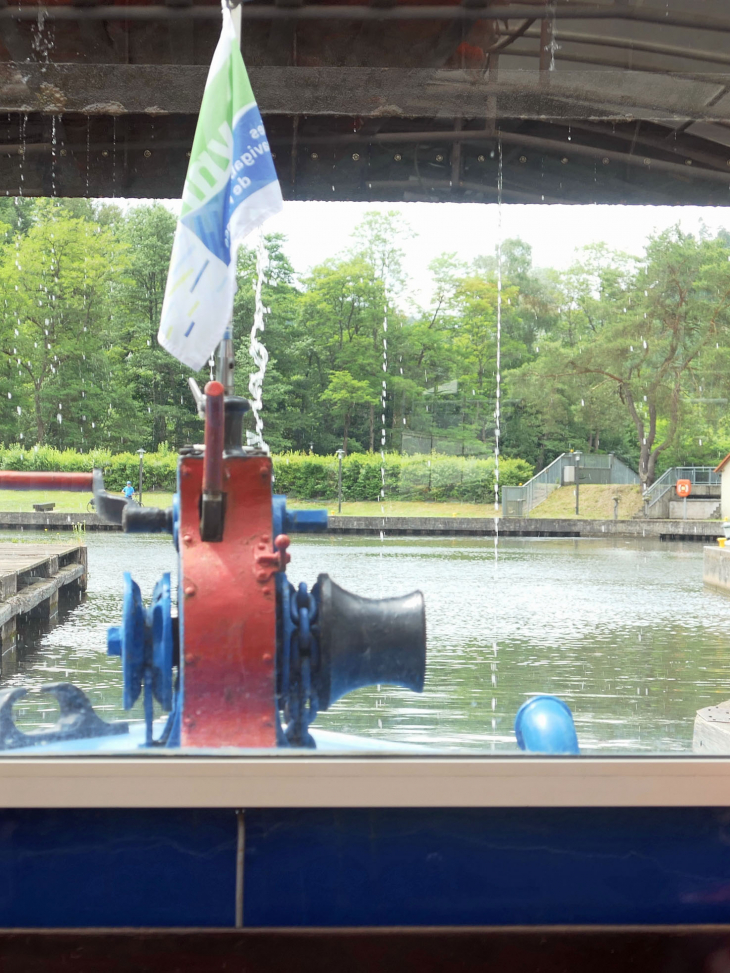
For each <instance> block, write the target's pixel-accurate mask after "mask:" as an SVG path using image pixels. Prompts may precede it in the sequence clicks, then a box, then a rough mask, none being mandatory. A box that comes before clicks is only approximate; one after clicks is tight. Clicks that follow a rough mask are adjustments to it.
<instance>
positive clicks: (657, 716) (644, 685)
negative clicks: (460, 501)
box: [0, 533, 730, 754]
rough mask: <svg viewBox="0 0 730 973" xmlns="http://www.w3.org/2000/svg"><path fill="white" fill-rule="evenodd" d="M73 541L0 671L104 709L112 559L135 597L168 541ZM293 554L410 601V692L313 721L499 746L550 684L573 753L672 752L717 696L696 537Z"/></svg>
mask: <svg viewBox="0 0 730 973" xmlns="http://www.w3.org/2000/svg"><path fill="white" fill-rule="evenodd" d="M25 536H28V535H25ZM3 539H4V540H18V541H19V542H21V543H22V541H23V539H24V538H23V536H20V537H19V535H18V534H13V535H6V536H5V537H4V538H3ZM28 539H31V538H30V537H29V538H28ZM32 539H33V540H37V535H35V536H34V537H33V538H32ZM49 539H50V535H49ZM61 539H63V540H66V541H68V539H69V535H68V534H65V535H62V538H61ZM85 541H86V543H87V544H88V548H89V572H90V575H89V589H88V594H87V597H86V598H85V599H84V600H82V601H80V602H76V603H71V604H66V606H65V607H64V609H63V611H62V613H61V620H60V624H59V625H57V626H56V627H55V628H53V629H52V630H51V631H48V632H45V633H44V632H40V631H38V632H36V633H34V634H33V635H32V636H31V637H30V638H29V639H28V641H27V642H26V643H25V644H23V645H20V646H19V647H18V651H17V653H15V654H10V655H8V656H6V657H5V658H4V660H3V663H4V664H3V672H2V681H1V682H0V685H3V686H8V685H24V686H28V687H32V688H34V689H37V688H39V687H40V686H41V685H42V684H43V683H45V682H53V681H59V680H62V681H66V680H68V681H72V682H74V683H76V684H77V685H78V686H80V687H81V688H82V689H84V690H85V691H86V692H87V693H88V695H89V696H90V698H91V700H92V702H93V704H94V706H95V707H96V709H97V710H98V711H100V712H101V713H102V714H103V715H104V716H106V717H107V718H113V717H123V716H125V714H124V711H123V710H122V709H121V688H120V673H119V660H118V659H116V658H109V657H107V656H106V654H105V646H106V627H107V625H109V624H111V623H115V622H118V621H119V618H120V612H121V594H122V574H123V572H124V571H125V570H131V572H132V575H133V577H134V578H135V580H137V581H138V583H139V584H140V586H141V588H142V592H143V596H144V597H145V599H148V598H149V596H150V594H151V592H152V588H153V587H154V584H155V582H156V581H157V579H158V578H159V576H160V575H161V574H162V573H163V572H164V571H166V570H172V571H173V573H174V567H175V556H174V551H173V548H172V545H171V543H170V541H169V539H166V538H157V537H149V536H125V535H121V534H92V533H89V534H87V535H86V537H85ZM292 555H293V556H292V564H291V566H290V568H289V576H290V579H291V580H292V581H294V582H298V581H300V580H304V581H307V583H308V584H310V585H311V584H312V583H314V581H315V580H316V577H317V575H318V574H319V573H320V572H327V573H329V574H330V575H331V576H332V578H333V579H334V580H335V581H337V582H338V583H339V584H341V585H342V586H343V587H345V588H348V589H349V590H351V591H354V592H356V593H359V594H362V595H368V596H371V597H378V596H384V595H397V594H405V593H407V592H408V591H412V590H413V589H416V588H420V590H421V591H423V593H424V596H425V599H426V612H427V628H428V669H427V677H426V688H425V691H424V693H423V694H422V695H416V694H413V693H410V692H407V691H405V690H400V689H395V688H393V687H389V686H380V687H373V688H372V689H364V690H360V691H358V692H356V693H353V694H351V695H350V696H348V697H346V698H345V699H344V700H342V701H340V702H339V703H338V704H336V705H335V706H334V707H333V709H332V710H331V711H330V712H328V713H326V714H323V715H322V716H321V717H320V718H319V720H318V725H320V726H323V727H326V728H328V729H337V730H342V731H346V732H348V733H357V734H363V735H366V736H373V737H379V738H381V739H388V740H394V741H399V742H409V743H418V744H427V745H430V746H435V747H438V748H441V749H447V750H450V751H470V752H474V751H482V752H493V751H494V752H498V753H499V752H508V751H513V750H514V749H515V741H514V735H513V732H512V725H513V721H514V716H515V713H516V711H517V709H518V708H519V706H520V705H521V703H523V702H524V701H525V700H526V699H527V698H529V697H530V696H531V695H532V694H534V693H555V694H557V695H559V696H561V697H562V698H563V699H565V700H566V702H568V704H569V705H570V706H571V708H572V709H573V712H574V715H575V720H576V725H577V730H578V737H579V740H580V744H581V748H582V750H583V751H588V752H592V753H604V754H618V753H639V752H642V753H647V752H660V753H666V752H681V751H689V750H690V749H691V740H692V724H693V720H694V714H695V711H696V710H697V709H698V708H700V707H702V706H707V705H709V704H712V703H717V702H720V701H721V700H723V699H727V698H730V598H728V597H726V596H724V595H722V594H719V593H715V592H713V591H710V590H708V589H706V588H704V587H703V584H702V545H700V544H691V543H673V542H670V543H663V542H660V541H648V540H645V541H643V542H641V543H639V542H637V541H631V540H623V539H607V540H602V539H601V540H593V539H572V538H571V539H554V538H545V539H537V540H536V539H524V540H521V539H514V538H510V539H505V540H502V541H500V546H499V561H498V563H497V565H496V568H495V563H494V545H493V542H492V540H491V539H489V540H471V541H470V540H443V539H439V540H430V539H401V540H386V541H385V542H384V543H382V544H381V542H380V541H379V540H376V539H373V540H370V539H365V538H363V539H343V538H322V539H316V540H311V539H308V540H301V539H295V540H294V543H293V545H292ZM17 710H18V713H19V722H20V723H21V724H22V725H24V726H26V727H27V728H30V727H38V726H44V725H48V724H49V722H53V719H54V708H53V703H52V700H50V699H49V698H48V697H45V696H43V695H41V694H38V693H32V694H30V695H29V697H27V700H26V701H24V702H23V703H21V704H19V706H18V707H17ZM126 715H127V716H128V715H129V714H126ZM131 715H133V716H138V717H141V715H142V714H141V710H140V711H139V712H137V711H135V712H133V713H132V714H131Z"/></svg>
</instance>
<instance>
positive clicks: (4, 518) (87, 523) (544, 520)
mask: <svg viewBox="0 0 730 973" xmlns="http://www.w3.org/2000/svg"><path fill="white" fill-rule="evenodd" d="M320 505H321V504H319V503H318V502H317V501H316V500H312V501H311V503H309V504H308V506H311V507H318V506H320ZM74 528H76V529H77V530H78V529H79V528H81V529H83V530H108V531H120V530H121V527H119V526H117V525H115V524H108V523H106V522H105V521H103V520H102V519H101V517H99V515H98V514H96V513H57V512H56V511H50V512H46V511H38V512H36V511H33V512H30V511H28V512H26V511H22V512H21V511H10V512H2V511H0V530H17V531H34V530H49V531H66V530H73V529H74ZM381 531H382V533H383V536H385V537H409V536H410V537H494V533H495V527H494V518H493V517H350V516H348V517H341V516H337V515H334V514H333V515H331V516H330V518H329V529H328V533H329V534H334V535H343V536H348V535H358V534H359V535H362V536H368V535H369V536H371V537H378V536H380V533H381ZM499 534H500V537H606V536H608V537H637V538H642V537H653V538H657V539H659V540H663V541H673V540H689V541H701V542H703V543H705V544H707V543H708V542H714V541H715V539H716V538H717V537H718V536H719V535H721V534H722V524H721V523H720V522H719V521H717V520H714V521H713V520H706V521H698V520H653V519H644V518H640V517H639V518H636V519H634V520H583V519H578V518H564V519H559V518H550V517H503V518H501V519H500V521H499Z"/></svg>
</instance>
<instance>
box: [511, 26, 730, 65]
mask: <svg viewBox="0 0 730 973" xmlns="http://www.w3.org/2000/svg"><path fill="white" fill-rule="evenodd" d="M509 36H510V37H513V38H514V39H515V40H516V39H517V38H518V37H521V36H524V37H529V38H535V39H539V38H540V31H539V30H535V29H534V28H527V29H526V30H523V31H512V32H511V33H510V34H509ZM560 43H561V44H591V45H595V46H596V47H615V48H617V49H621V50H626V51H632V52H633V51H641V52H643V53H646V54H662V55H664V54H665V55H667V56H668V57H681V58H686V59H689V60H691V61H708V62H710V63H713V64H730V54H726V53H725V52H723V51H705V50H693V49H692V48H691V47H678V46H677V45H676V44H658V43H656V42H654V41H645V40H639V39H634V38H631V37H608V36H603V35H601V34H581V33H578V32H576V31H572V30H561V31H560Z"/></svg>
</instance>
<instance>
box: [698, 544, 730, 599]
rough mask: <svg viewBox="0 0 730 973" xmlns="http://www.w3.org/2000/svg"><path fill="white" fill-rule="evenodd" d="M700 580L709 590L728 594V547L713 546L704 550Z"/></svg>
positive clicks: (729, 586) (729, 563) (729, 554)
mask: <svg viewBox="0 0 730 973" xmlns="http://www.w3.org/2000/svg"><path fill="white" fill-rule="evenodd" d="M702 580H703V581H704V582H705V584H706V585H709V586H710V587H711V588H717V590H718V591H727V592H730V547H720V545H719V544H714V545H712V546H710V545H708V546H707V547H706V548H705V550H704V558H703V564H702Z"/></svg>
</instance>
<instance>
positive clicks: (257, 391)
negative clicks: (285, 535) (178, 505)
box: [246, 229, 269, 453]
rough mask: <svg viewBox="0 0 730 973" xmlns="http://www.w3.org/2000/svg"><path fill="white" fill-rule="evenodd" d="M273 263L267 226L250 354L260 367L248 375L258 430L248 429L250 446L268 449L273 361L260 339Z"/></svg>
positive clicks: (258, 263) (258, 260)
mask: <svg viewBox="0 0 730 973" xmlns="http://www.w3.org/2000/svg"><path fill="white" fill-rule="evenodd" d="M268 264H269V255H268V252H267V250H266V241H265V239H264V231H263V229H259V242H258V246H257V248H256V286H255V288H254V297H255V309H254V316H253V324H252V325H251V341H250V344H249V348H248V351H249V354H250V355H251V358H252V359H253V363H254V365H255V366H256V369H257V370H256V371H255V372H251V373H250V374H249V378H248V390H249V392H250V394H251V414H252V415H253V418H254V423H255V427H256V428H255V430H254V432H249V431H247V432H246V438H247V441H248V445H249V446H257V447H258V448H259V449H262V450H263V451H264V452H265V453H268V452H269V447H268V446H267V445H266V442H265V441H264V421H263V419H262V418H261V409H262V408H263V391H264V376H265V375H266V365H267V363H268V361H269V353H268V351H267V350H266V346H265V345H264V344H263V343H262V342H261V341H260V340H259V332H261V334H263V332H264V327H265V324H266V321H265V318H266V313H267V308H265V307H264V302H263V298H262V291H263V286H264V280H265V275H266V269H267V267H268Z"/></svg>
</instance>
